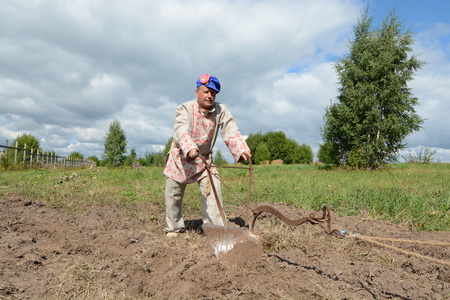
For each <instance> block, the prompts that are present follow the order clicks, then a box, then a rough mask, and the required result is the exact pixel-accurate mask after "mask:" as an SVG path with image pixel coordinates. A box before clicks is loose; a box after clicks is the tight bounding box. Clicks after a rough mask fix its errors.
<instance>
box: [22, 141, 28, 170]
mask: <svg viewBox="0 0 450 300" xmlns="http://www.w3.org/2000/svg"><path fill="white" fill-rule="evenodd" d="M23 149H24V150H23V165H24V166H25V157H26V154H27V143H25V144H23Z"/></svg>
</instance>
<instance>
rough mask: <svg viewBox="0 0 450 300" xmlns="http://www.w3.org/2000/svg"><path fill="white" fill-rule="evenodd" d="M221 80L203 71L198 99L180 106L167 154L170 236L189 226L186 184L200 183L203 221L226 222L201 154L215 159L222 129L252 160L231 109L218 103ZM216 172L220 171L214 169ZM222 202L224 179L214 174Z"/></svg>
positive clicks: (240, 155) (239, 155) (238, 155)
mask: <svg viewBox="0 0 450 300" xmlns="http://www.w3.org/2000/svg"><path fill="white" fill-rule="evenodd" d="M219 92H220V82H219V79H217V78H216V77H214V76H211V75H209V74H203V75H202V76H200V78H199V79H198V80H197V89H196V90H195V96H196V97H197V99H196V100H192V101H188V102H185V103H183V104H181V105H180V106H178V107H177V109H176V116H175V126H174V129H175V132H174V135H173V141H172V145H171V147H170V151H169V153H167V156H166V166H165V169H164V174H165V175H166V176H167V181H166V190H165V197H166V223H167V228H165V231H166V232H167V236H168V237H175V236H177V235H178V233H179V232H183V231H184V229H185V225H184V221H183V217H182V211H181V203H182V200H183V196H184V191H185V189H186V185H187V184H190V183H194V182H198V184H199V186H200V193H201V200H202V207H203V213H202V220H203V223H212V224H215V225H222V226H223V225H224V223H223V220H222V218H221V216H220V211H219V208H218V207H217V203H216V199H215V196H214V193H213V192H212V188H211V183H209V178H208V174H207V171H206V169H205V166H204V164H203V162H202V160H201V159H200V158H199V157H198V154H201V155H203V156H204V157H205V158H206V159H207V160H208V163H211V162H212V157H211V154H212V150H213V147H214V144H215V142H216V139H217V135H218V133H219V128H220V129H221V137H222V140H223V141H224V142H225V144H226V145H227V147H228V149H229V150H230V152H231V153H232V155H233V157H234V159H235V160H236V161H242V160H249V159H250V158H251V153H250V149H249V147H248V146H247V143H246V142H245V140H244V138H243V136H242V134H241V133H240V132H239V129H238V127H237V125H236V122H235V120H234V118H233V116H232V115H231V113H230V111H229V110H228V109H227V108H226V107H225V105H224V104H221V103H218V102H215V99H216V94H218V93H219ZM211 171H212V173H213V174H218V173H217V170H216V169H215V168H211ZM212 178H213V184H214V186H215V187H216V190H217V194H218V196H219V198H220V199H219V201H220V203H222V195H221V189H220V181H219V180H218V179H217V178H216V176H212Z"/></svg>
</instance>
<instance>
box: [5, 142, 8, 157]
mask: <svg viewBox="0 0 450 300" xmlns="http://www.w3.org/2000/svg"><path fill="white" fill-rule="evenodd" d="M5 157H8V140H6V148H5Z"/></svg>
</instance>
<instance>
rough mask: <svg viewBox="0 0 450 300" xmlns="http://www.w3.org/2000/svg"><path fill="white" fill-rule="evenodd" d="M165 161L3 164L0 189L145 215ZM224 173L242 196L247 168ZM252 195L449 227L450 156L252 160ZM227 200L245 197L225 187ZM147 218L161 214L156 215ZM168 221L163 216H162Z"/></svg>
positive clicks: (156, 201)
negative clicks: (331, 162) (328, 162)
mask: <svg viewBox="0 0 450 300" xmlns="http://www.w3.org/2000/svg"><path fill="white" fill-rule="evenodd" d="M161 172H162V168H158V167H147V168H142V169H141V170H139V171H138V170H136V169H130V168H128V169H126V168H125V169H101V168H93V169H76V170H74V169H66V170H61V169H53V170H44V169H38V170H28V171H3V172H1V173H0V197H4V196H6V195H7V194H20V195H22V196H25V197H30V198H32V199H38V200H40V201H43V202H46V203H48V204H49V205H51V206H54V207H65V208H67V209H68V211H69V212H76V211H78V210H83V209H88V208H89V206H90V205H92V204H97V205H117V206H121V207H123V208H124V209H126V210H127V211H128V212H129V214H130V215H131V216H133V217H137V218H144V217H145V218H147V217H148V214H145V213H144V212H145V210H146V209H147V208H148V207H149V204H151V205H154V206H156V207H158V208H160V209H161V210H163V209H164V188H165V177H164V176H163V175H161ZM219 172H220V174H221V178H222V179H223V180H224V182H225V184H226V185H227V186H229V187H230V189H231V190H232V191H233V192H234V193H235V194H237V195H238V196H239V198H240V199H242V200H243V201H244V202H245V201H246V200H247V192H248V180H249V171H248V170H245V169H220V170H219ZM254 183H255V184H254V185H253V186H252V193H251V197H252V201H257V202H271V203H277V202H283V203H285V204H288V205H291V206H293V207H296V208H302V209H314V210H318V211H319V210H321V208H322V206H323V205H325V204H328V205H329V207H330V209H331V210H332V211H335V212H338V213H339V214H340V215H357V216H362V217H371V218H376V219H380V220H385V221H390V222H393V223H405V224H408V226H409V227H410V228H412V229H414V230H425V231H438V230H443V231H450V212H449V210H450V164H395V165H389V166H387V167H384V168H383V169H381V170H377V171H367V170H365V171H361V170H360V171H348V170H343V169H337V170H321V169H319V168H318V167H316V166H314V165H288V166H255V170H254ZM222 191H223V196H224V201H225V204H234V205H242V203H241V202H240V201H239V200H238V199H237V198H236V197H235V196H233V195H232V194H231V193H230V192H229V191H228V190H227V189H226V188H225V187H223V188H222ZM199 198H200V195H199V190H198V186H197V185H196V184H193V185H190V186H188V188H187V190H186V194H185V200H184V202H183V206H184V211H185V214H186V215H187V216H189V215H193V216H200V215H201V203H200V199H199ZM150 218H154V219H155V220H156V219H157V217H156V216H150ZM161 221H163V220H161Z"/></svg>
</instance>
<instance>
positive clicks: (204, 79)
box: [197, 74, 220, 93]
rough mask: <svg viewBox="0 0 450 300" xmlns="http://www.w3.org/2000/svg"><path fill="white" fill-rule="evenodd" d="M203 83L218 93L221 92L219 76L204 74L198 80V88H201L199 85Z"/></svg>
mask: <svg viewBox="0 0 450 300" xmlns="http://www.w3.org/2000/svg"><path fill="white" fill-rule="evenodd" d="M201 85H204V86H206V87H209V88H210V89H213V90H215V91H216V92H217V93H219V92H220V82H219V79H217V77H214V76H211V75H209V74H203V75H202V76H200V78H199V79H198V80H197V88H199V86H201Z"/></svg>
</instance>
